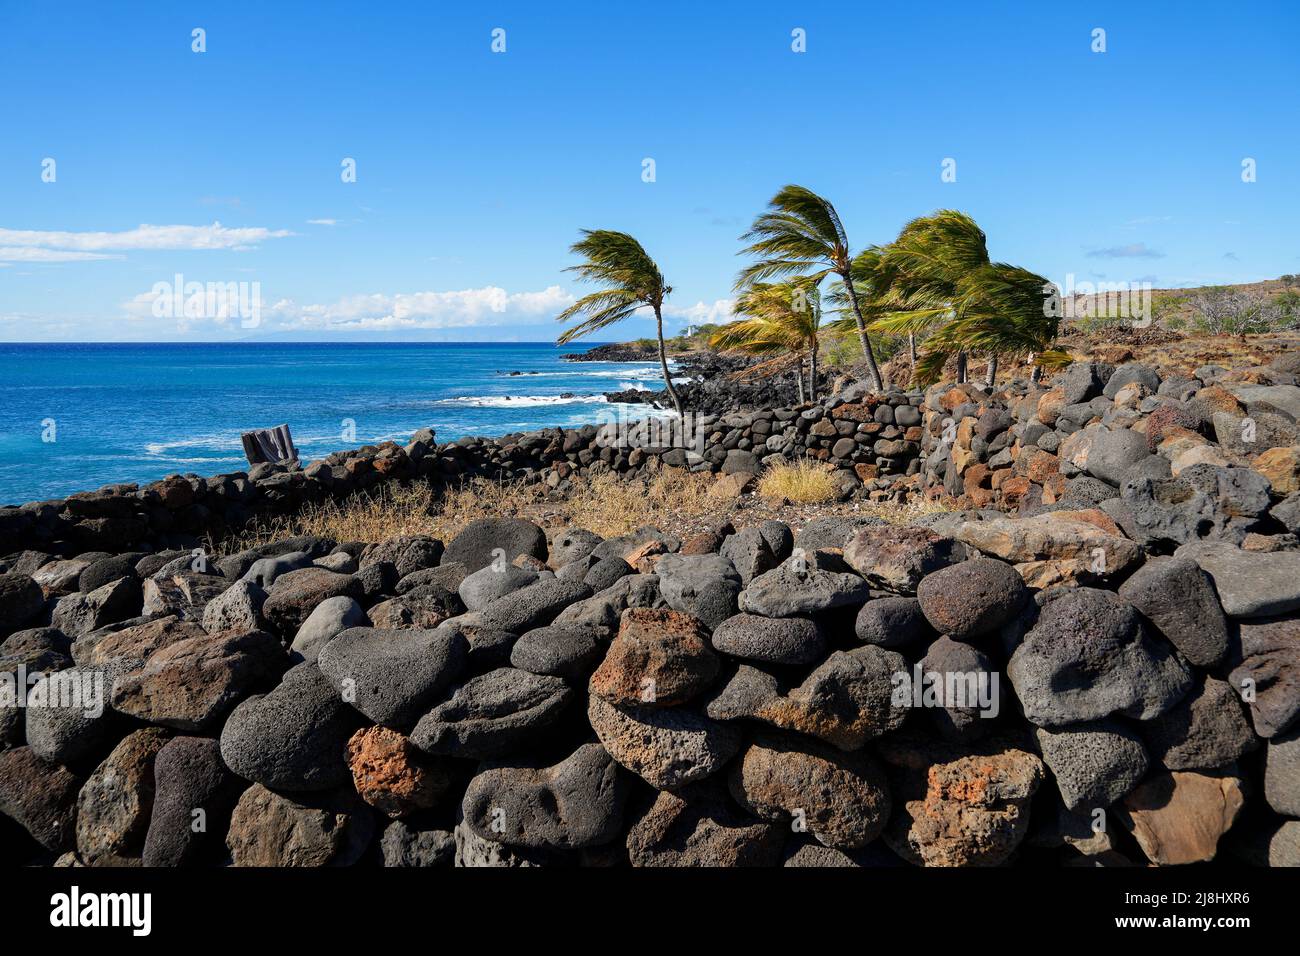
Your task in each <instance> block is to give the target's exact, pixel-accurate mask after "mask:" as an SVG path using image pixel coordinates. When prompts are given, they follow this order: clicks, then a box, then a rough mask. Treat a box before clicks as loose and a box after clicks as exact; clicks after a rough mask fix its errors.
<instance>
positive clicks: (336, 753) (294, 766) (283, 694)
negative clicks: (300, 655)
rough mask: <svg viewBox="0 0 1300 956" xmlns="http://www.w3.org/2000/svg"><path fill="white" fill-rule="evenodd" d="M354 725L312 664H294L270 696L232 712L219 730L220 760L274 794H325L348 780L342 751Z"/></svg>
mask: <svg viewBox="0 0 1300 956" xmlns="http://www.w3.org/2000/svg"><path fill="white" fill-rule="evenodd" d="M359 723H360V720H359V718H358V716H357V713H356V711H354V710H353V709H352V708H351V707H349V706H347V705H346V704H345V703H343V701H341V700H340V699H339V695H338V692H337V691H336V690H335V689H334V685H333V684H331V683H330V681H329V680H328V678H326V677H325V675H324V674H322V673H321V672H320V669H319V668H318V667H317V666H316V665H315V664H305V663H304V664H298V665H297V666H295V667H293V668H291V669H290V670H289V671H288V673H286V674H285V675H284V678H283V680H281V681H280V683H279V684H278V685H277V686H276V687H275V689H273V690H272V691H271V692H270V693H267V694H264V695H261V696H257V697H250V698H249V699H248V700H245V701H244V702H243V703H241V704H240V705H239V706H238V707H236V708H235V709H234V711H233V712H232V713H231V714H230V717H229V718H227V720H226V724H225V726H224V727H223V728H222V730H221V759H222V760H224V761H225V763H226V766H227V767H229V768H230V769H231V770H233V771H234V772H235V773H237V774H239V776H241V777H243V778H244V779H245V780H252V781H254V782H256V783H260V784H263V785H264V786H267V787H273V788H275V789H276V790H289V791H300V790H329V789H331V788H333V787H338V786H341V785H342V784H344V783H347V782H348V781H349V780H350V779H351V773H350V772H349V770H348V765H347V761H346V760H345V751H346V748H347V743H348V739H349V738H350V737H351V736H352V733H353V731H355V730H356V728H357V725H358V724H359Z"/></svg>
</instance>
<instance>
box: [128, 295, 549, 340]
mask: <svg viewBox="0 0 1300 956" xmlns="http://www.w3.org/2000/svg"><path fill="white" fill-rule="evenodd" d="M155 298H156V297H155V294H154V292H153V290H150V291H148V292H141V293H140V294H138V295H136V296H134V297H133V298H131V299H130V300H128V301H127V302H124V303H122V311H123V313H124V315H125V316H126V317H127V318H129V319H135V320H148V319H150V318H153V317H154V308H153V307H154V302H155ZM573 301H574V299H573V294H572V293H570V292H569V291H567V290H565V289H562V288H560V287H559V286H549V287H547V288H545V289H542V290H540V291H537V292H507V291H506V290H505V289H502V288H500V287H499V286H484V287H483V288H481V289H463V290H460V291H450V292H399V293H394V294H391V295H390V294H386V293H372V294H363V295H353V296H347V297H345V298H342V299H339V300H337V301H335V302H328V303H299V302H296V301H294V300H292V299H280V300H278V301H276V302H274V303H273V304H270V305H267V304H265V302H266V300H265V299H263V305H262V307H261V323H260V326H259V328H260V330H261V331H264V332H272V331H274V332H291V331H312V332H359V331H385V330H388V331H393V330H398V329H458V328H470V327H492V326H507V325H528V324H538V323H544V322H549V321H551V320H553V319H554V318H555V316H556V315H558V314H559V313H560V312H561V311H563V310H564V309H565V308H566V307H567V306H569V305H572V304H573ZM209 314H210V315H211V320H212V321H213V323H214V324H216V325H222V324H224V322H223V317H222V316H221V315H220V314H219V312H209ZM166 321H168V322H169V323H170V322H171V320H166ZM195 321H202V320H194V321H191V325H193V324H195Z"/></svg>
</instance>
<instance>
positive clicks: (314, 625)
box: [289, 595, 441, 664]
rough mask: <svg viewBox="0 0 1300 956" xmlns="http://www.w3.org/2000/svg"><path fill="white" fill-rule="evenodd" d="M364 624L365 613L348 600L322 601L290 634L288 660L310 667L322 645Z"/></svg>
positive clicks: (341, 596)
mask: <svg viewBox="0 0 1300 956" xmlns="http://www.w3.org/2000/svg"><path fill="white" fill-rule="evenodd" d="M372 610H374V609H373V608H372ZM376 616H380V615H376ZM381 620H388V618H382V617H381ZM439 622H441V618H439ZM367 623H369V622H368V620H367V616H366V612H365V611H364V610H362V608H361V605H360V604H358V603H357V602H356V601H355V600H353V599H352V598H350V597H346V596H344V595H339V596H338V597H332V598H326V599H325V600H323V601H321V602H320V603H319V604H317V605H316V606H315V607H314V608H312V612H311V613H310V614H308V615H307V620H305V621H303V622H302V625H301V626H300V627H299V628H298V631H297V633H296V634H294V636H293V643H292V644H290V645H289V656H290V658H291V659H292V660H293V662H294V663H295V664H296V663H300V662H302V661H311V662H313V663H314V662H315V661H316V659H317V658H318V657H319V656H320V652H321V650H322V649H323V648H324V647H325V645H326V644H328V643H329V642H330V641H332V640H334V638H336V637H338V636H339V635H340V634H342V633H343V632H344V631H346V630H347V629H348V628H350V627H364V626H365V625H366V624H367ZM375 626H376V627H384V626H385V625H384V624H376V625H375ZM435 626H436V624H435Z"/></svg>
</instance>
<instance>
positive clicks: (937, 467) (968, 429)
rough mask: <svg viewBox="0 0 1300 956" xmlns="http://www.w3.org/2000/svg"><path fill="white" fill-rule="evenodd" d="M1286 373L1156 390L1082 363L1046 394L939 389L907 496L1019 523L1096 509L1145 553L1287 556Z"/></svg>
mask: <svg viewBox="0 0 1300 956" xmlns="http://www.w3.org/2000/svg"><path fill="white" fill-rule="evenodd" d="M1297 371H1300V358H1297V357H1296V356H1285V357H1283V358H1281V359H1278V360H1276V361H1275V362H1274V363H1273V364H1272V365H1270V366H1266V367H1260V368H1244V369H1237V370H1233V371H1229V370H1226V369H1222V368H1219V367H1217V366H1206V367H1204V368H1201V369H1197V375H1196V376H1188V377H1181V378H1166V379H1162V378H1161V377H1160V375H1159V374H1158V373H1157V371H1156V370H1155V369H1154V368H1151V367H1149V366H1145V365H1140V364H1135V363H1130V364H1128V365H1123V366H1120V367H1118V368H1115V367H1112V366H1110V365H1106V364H1103V363H1096V362H1089V363H1076V364H1075V365H1072V366H1070V368H1069V369H1068V370H1066V371H1065V372H1064V373H1063V374H1062V375H1060V376H1059V377H1058V378H1057V379H1056V380H1055V381H1054V382H1053V383H1052V384H1051V386H1050V387H1048V386H1038V385H1031V384H1028V383H1024V382H1016V383H1011V384H1010V385H1008V386H1007V387H1005V388H1002V389H998V390H996V391H993V390H987V389H981V388H979V387H977V386H973V385H949V386H942V387H938V388H935V389H932V390H931V391H930V392H929V393H928V394H927V396H926V402H925V409H926V419H925V427H924V437H923V439H922V445H921V447H922V455H923V456H924V463H923V465H922V468H921V473H920V477H919V478H918V480H917V490H918V491H920V492H921V493H922V494H925V495H927V496H931V497H943V496H947V497H951V498H953V499H955V501H956V503H957V505H958V506H959V507H967V508H991V509H997V510H1001V511H1008V512H1012V513H1018V514H1021V515H1034V514H1040V513H1042V512H1044V511H1053V510H1062V509H1078V508H1093V507H1095V508H1099V509H1100V510H1101V511H1103V512H1104V513H1105V514H1106V515H1107V516H1109V518H1110V519H1111V520H1112V521H1114V522H1115V523H1116V524H1117V525H1118V526H1120V527H1121V528H1123V529H1124V532H1125V534H1126V535H1127V536H1128V537H1129V538H1131V539H1132V540H1134V541H1137V542H1139V543H1141V544H1142V545H1143V546H1144V547H1146V548H1148V549H1149V550H1151V551H1153V552H1155V553H1168V552H1170V551H1172V550H1173V549H1175V548H1177V547H1179V546H1181V545H1186V544H1189V543H1191V542H1194V541H1202V540H1212V541H1226V542H1229V543H1232V544H1239V545H1244V546H1246V547H1247V548H1250V549H1254V550H1276V549H1280V548H1292V547H1294V546H1295V541H1296V539H1295V535H1296V534H1297V533H1298V532H1300V494H1297V493H1298V492H1300V426H1298V425H1297V422H1296V419H1297V417H1300V387H1297V385H1296V372H1297Z"/></svg>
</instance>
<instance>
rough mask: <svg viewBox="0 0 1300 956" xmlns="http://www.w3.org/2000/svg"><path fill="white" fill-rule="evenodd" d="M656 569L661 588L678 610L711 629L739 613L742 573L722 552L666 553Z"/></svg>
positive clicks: (667, 599) (674, 608) (668, 602)
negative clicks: (737, 606)
mask: <svg viewBox="0 0 1300 956" xmlns="http://www.w3.org/2000/svg"><path fill="white" fill-rule="evenodd" d="M655 570H656V573H657V574H658V577H659V591H660V593H661V594H662V595H663V599H664V601H665V602H666V603H667V604H668V606H669V607H671V608H672V609H673V610H674V611H681V612H682V613H683V614H690V615H691V616H692V617H695V618H698V619H699V620H700V621H701V622H703V623H704V625H705V626H706V627H709V628H712V627H716V626H717V625H719V624H721V623H722V622H723V621H725V620H726V619H727V618H729V617H731V616H732V615H733V614H735V613H736V599H737V597H738V596H739V594H740V590H741V587H742V584H741V580H740V574H739V573H738V572H737V571H736V568H735V566H734V565H733V564H732V563H731V562H730V561H728V560H727V559H726V558H724V557H722V556H721V555H717V554H700V555H678V554H665V555H664V556H663V557H662V558H660V559H659V562H658V564H657V565H656V566H655Z"/></svg>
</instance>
